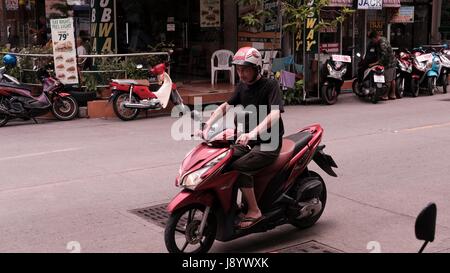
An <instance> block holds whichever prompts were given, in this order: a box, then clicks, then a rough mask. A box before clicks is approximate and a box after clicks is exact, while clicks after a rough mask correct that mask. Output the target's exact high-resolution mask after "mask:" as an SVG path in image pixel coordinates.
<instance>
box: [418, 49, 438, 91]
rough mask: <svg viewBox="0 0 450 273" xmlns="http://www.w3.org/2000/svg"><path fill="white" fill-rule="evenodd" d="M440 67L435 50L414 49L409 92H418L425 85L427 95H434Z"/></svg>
mask: <svg viewBox="0 0 450 273" xmlns="http://www.w3.org/2000/svg"><path fill="white" fill-rule="evenodd" d="M440 67H441V61H440V59H439V57H438V55H437V54H436V53H435V52H430V53H426V52H425V51H424V50H423V49H420V48H419V49H415V50H414V53H413V73H412V80H411V92H412V93H413V94H418V93H419V91H420V88H421V87H425V88H426V90H427V93H428V95H430V96H432V95H434V94H435V92H436V83H437V79H438V78H439V74H440Z"/></svg>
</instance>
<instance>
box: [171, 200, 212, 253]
mask: <svg viewBox="0 0 450 273" xmlns="http://www.w3.org/2000/svg"><path fill="white" fill-rule="evenodd" d="M204 210H205V207H204V206H201V205H191V206H187V207H184V208H181V209H179V210H177V211H175V212H174V213H172V215H170V217H169V220H168V221H167V225H166V229H165V230H164V241H165V243H166V248H167V250H168V251H169V253H206V252H208V250H209V249H210V248H211V246H212V245H213V243H214V241H215V239H216V232H217V223H216V218H215V216H214V214H213V212H212V211H210V213H209V216H208V219H207V221H206V225H205V229H204V231H203V234H204V236H202V237H201V238H198V236H197V232H198V229H199V228H200V223H201V219H202V217H203V211H204Z"/></svg>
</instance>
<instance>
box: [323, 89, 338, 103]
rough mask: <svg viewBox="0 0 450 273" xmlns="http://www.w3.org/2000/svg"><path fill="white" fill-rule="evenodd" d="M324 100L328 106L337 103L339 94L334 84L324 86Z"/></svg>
mask: <svg viewBox="0 0 450 273" xmlns="http://www.w3.org/2000/svg"><path fill="white" fill-rule="evenodd" d="M322 100H323V102H324V103H325V104H328V105H333V104H335V103H336V102H337V100H338V94H337V92H336V86H335V85H334V84H330V85H324V86H322Z"/></svg>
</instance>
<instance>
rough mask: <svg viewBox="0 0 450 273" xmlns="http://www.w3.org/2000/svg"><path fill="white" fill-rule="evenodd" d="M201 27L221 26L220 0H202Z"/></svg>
mask: <svg viewBox="0 0 450 273" xmlns="http://www.w3.org/2000/svg"><path fill="white" fill-rule="evenodd" d="M200 27H220V0H200Z"/></svg>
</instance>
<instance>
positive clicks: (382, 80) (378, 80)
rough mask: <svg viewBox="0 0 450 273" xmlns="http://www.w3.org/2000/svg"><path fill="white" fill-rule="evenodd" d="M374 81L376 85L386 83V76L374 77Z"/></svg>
mask: <svg viewBox="0 0 450 273" xmlns="http://www.w3.org/2000/svg"><path fill="white" fill-rule="evenodd" d="M373 81H374V82H376V83H384V75H373Z"/></svg>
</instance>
